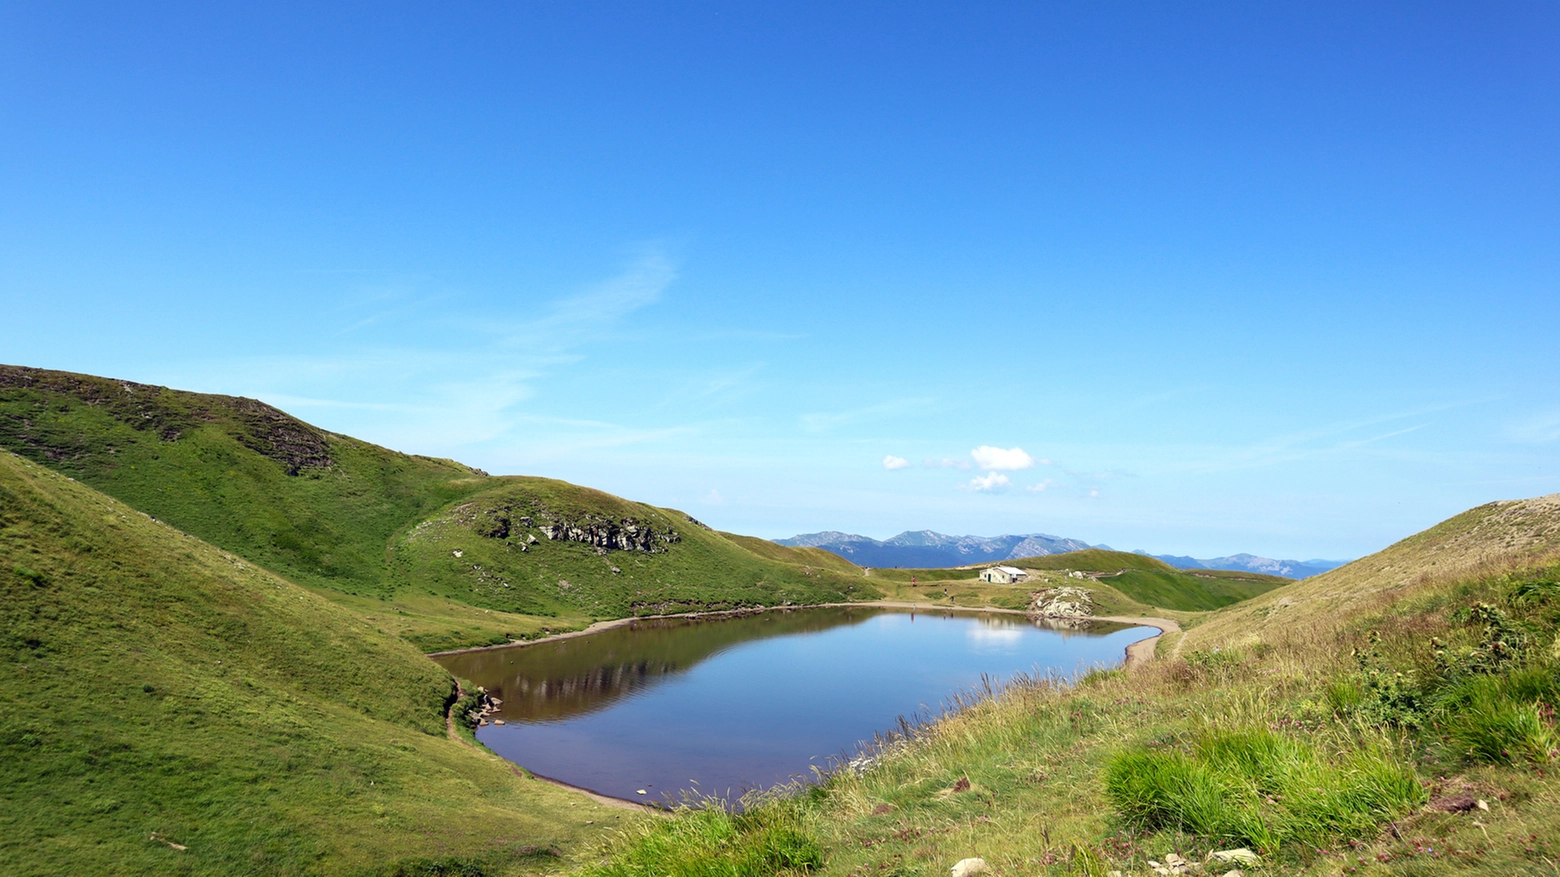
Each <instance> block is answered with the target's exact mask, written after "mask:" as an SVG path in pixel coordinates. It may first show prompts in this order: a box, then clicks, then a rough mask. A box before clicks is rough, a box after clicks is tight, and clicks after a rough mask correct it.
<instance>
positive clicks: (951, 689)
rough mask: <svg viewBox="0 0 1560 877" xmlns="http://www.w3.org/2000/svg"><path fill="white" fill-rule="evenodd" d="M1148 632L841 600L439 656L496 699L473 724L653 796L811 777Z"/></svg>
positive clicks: (568, 776)
mask: <svg viewBox="0 0 1560 877" xmlns="http://www.w3.org/2000/svg"><path fill="white" fill-rule="evenodd" d="M1153 633H1154V631H1153V630H1152V629H1150V628H1126V627H1124V626H1122V625H1104V624H1095V625H1093V626H1090V627H1088V628H1086V629H1081V630H1080V629H1074V628H1071V627H1069V628H1068V629H1064V630H1056V629H1054V627H1052V625H1051V624H1049V623H1046V622H1040V623H1035V622H1031V621H1030V620H1028V619H1026V618H1024V617H1023V616H1019V615H1004V614H965V613H949V612H943V611H938V612H934V613H933V614H926V613H921V612H909V611H903V610H884V609H873V608H864V607H844V608H830V609H803V610H790V611H772V612H763V613H756V614H751V615H744V616H737V617H727V618H718V619H708V620H697V619H661V620H653V621H638V622H635V623H633V624H631V625H628V626H625V627H621V628H616V629H613V630H608V631H603V632H601V633H597V634H592V635H590V636H583V637H575V638H571V639H564V640H556V641H553V642H547V643H538V644H535V645H530V646H524V647H512V648H503V649H492V650H487V651H481V652H468V653H465V654H458V655H446V656H442V657H440V658H438V659H437V660H438V661H439V663H440V664H442V665H444V666H445V667H446V668H448V669H449V670H450V671H451V672H452V673H454V674H455V675H457V676H460V677H461V678H464V679H467V680H469V681H471V682H473V683H475V684H477V685H481V686H483V687H484V688H486V689H487V690H488V691H489V692H491V693H493V694H494V695H495V696H497V697H499V698H501V699H502V701H503V705H502V707H501V710H500V712H499V713H498V715H497V716H496V718H501V719H503V720H504V721H505V724H504V725H502V726H499V725H489V726H486V727H483V728H480V729H479V730H478V738H479V739H481V740H482V742H483V743H484V744H486V745H487V746H488V747H490V748H492V749H493V750H494V751H496V752H498V753H499V754H500V755H502V756H504V757H505V758H508V759H510V760H511V761H514V762H516V763H518V764H521V765H523V766H525V767H527V768H529V769H531V770H533V771H535V772H537V773H539V774H541V775H543V776H547V777H552V778H554V779H559V780H562V781H564V782H568V783H571V784H574V785H578V786H583V787H585V788H589V789H592V790H595V791H598V792H602V793H604V794H609V795H615V796H618V797H624V798H630V799H638V800H646V799H647V798H649V799H657V800H661V799H666V798H670V797H675V793H676V792H677V791H678V790H682V789H697V790H700V791H703V792H708V793H714V794H719V795H722V796H727V797H734V796H736V795H738V794H740V792H741V791H742V790H743V789H744V788H751V787H760V786H767V785H771V784H773V783H775V782H783V781H785V780H787V779H789V778H792V777H796V776H803V777H805V776H809V775H810V770H811V768H813V767H823V766H826V764H827V763H828V761H829V760H830V758H831V757H837V756H839V755H841V754H844V753H847V752H850V751H852V750H854V748H855V747H856V746H857V745H858V744H859V743H860V742H862V741H865V740H870V739H871V738H872V736H873V734H874V733H875V732H876V731H878V730H881V729H885V728H889V727H891V726H892V725H893V724H894V722H895V720H896V718H897V717H898V716H901V715H914V714H917V713H921V714H924V713H927V712H936V711H937V710H938V709H939V708H940V706H941V705H942V704H943V703H944V702H945V701H946V699H947V698H948V697H949V696H950V695H952V694H954V693H955V692H957V691H960V690H963V689H967V688H970V687H973V686H975V685H977V684H979V682H980V680H981V677H982V676H990V677H995V678H998V679H1005V678H1010V677H1011V676H1012V675H1013V674H1015V673H1018V672H1041V673H1044V672H1048V671H1056V672H1063V673H1071V672H1075V671H1077V670H1079V669H1084V668H1088V667H1091V666H1098V665H1106V664H1115V663H1117V662H1119V661H1120V660H1121V658H1122V654H1123V650H1124V649H1125V648H1126V646H1127V644H1129V643H1131V642H1135V641H1137V640H1139V639H1143V638H1144V637H1146V636H1151V635H1152V634H1153ZM640 789H644V790H645V791H646V793H647V794H646V795H645V796H639V795H638V794H637V792H638V790H640Z"/></svg>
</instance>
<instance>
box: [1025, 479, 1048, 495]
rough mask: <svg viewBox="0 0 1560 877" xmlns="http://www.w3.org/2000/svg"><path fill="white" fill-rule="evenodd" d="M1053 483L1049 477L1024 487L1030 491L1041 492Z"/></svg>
mask: <svg viewBox="0 0 1560 877" xmlns="http://www.w3.org/2000/svg"><path fill="white" fill-rule="evenodd" d="M1051 483H1052V482H1051V479H1049V478H1047V479H1046V480H1044V481H1042V482H1040V483H1039V484H1031V485H1029V486H1028V487H1026V488H1024V489H1025V490H1027V491H1029V492H1030V493H1040V492H1041V491H1043V490H1045V489H1046V488H1047V487H1050V486H1051Z"/></svg>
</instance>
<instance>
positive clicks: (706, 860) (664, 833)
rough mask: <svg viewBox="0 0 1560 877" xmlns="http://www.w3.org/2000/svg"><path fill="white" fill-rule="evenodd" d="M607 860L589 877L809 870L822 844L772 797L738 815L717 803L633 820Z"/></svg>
mask: <svg viewBox="0 0 1560 877" xmlns="http://www.w3.org/2000/svg"><path fill="white" fill-rule="evenodd" d="M613 852H614V854H613V856H612V858H611V860H610V861H607V862H605V863H602V864H600V865H597V866H595V867H593V868H589V869H587V870H586V871H585V872H584V873H585V874H586V875H589V877H751V875H758V874H773V875H800V874H810V873H812V872H814V871H816V870H817V869H819V868H821V867H822V866H823V848H822V846H821V845H820V844H819V843H818V840H817V839H816V838H815V837H813V835H812V834H811V833H809V832H808V831H807V830H806V828H805V827H804V825H803V824H802V820H801V818H800V814H799V812H798V810H797V808H796V807H795V806H794V802H791V801H784V800H780V801H773V802H771V803H769V804H768V805H767V806H764V807H760V808H755V809H752V810H748V811H746V812H743V813H735V814H734V813H731V812H728V811H727V810H726V809H725V807H723V806H721V804H720V802H718V801H709V802H706V804H705V806H701V807H697V808H694V807H685V808H680V809H679V810H678V811H677V813H676V815H675V817H674V818H672V819H650V820H644V821H641V822H638V823H635V824H633V825H631V826H630V827H628V828H627V829H625V830H624V832H623V834H622V836H621V837H619V838H618V839H617V843H616V844H615V847H614V851H613Z"/></svg>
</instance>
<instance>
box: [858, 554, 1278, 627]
mask: <svg viewBox="0 0 1560 877" xmlns="http://www.w3.org/2000/svg"><path fill="white" fill-rule="evenodd" d="M1003 564H1004V565H1006V566H1015V567H1018V568H1020V569H1026V570H1029V571H1030V572H1032V573H1034V575H1033V577H1032V578H1031V580H1030V581H1028V582H1024V583H1021V584H1018V585H990V584H986V583H984V582H981V581H980V580H979V578H978V577H979V575H980V570H981V569H983V568H984V567H985V566H986V565H985V564H983V565H981V566H972V567H958V568H954V569H875V570H873V571H872V581H873V582H874V583H876V584H877V585H878V586H879V587H881V588H885V589H887V590H888V591H890V596H891V597H892V598H893V599H928V598H933V597H937V596H940V595H941V593H942V592H943V591H947V592H948V597H949V599H950V601H951V602H954V603H956V604H958V605H966V606H974V605H992V606H1001V607H1006V608H1010V609H1020V608H1023V607H1024V606H1026V605H1028V602H1029V594H1030V593H1031V592H1032V591H1034V590H1036V589H1038V588H1049V587H1055V586H1057V585H1073V586H1078V587H1087V588H1090V589H1091V590H1094V591H1095V592H1096V603H1097V604H1098V610H1099V612H1100V613H1101V614H1118V615H1119V614H1142V613H1144V612H1150V611H1157V610H1166V609H1168V610H1172V611H1176V612H1204V611H1208V610H1212V609H1218V608H1220V607H1223V606H1229V605H1231V604H1233V603H1238V602H1240V601H1242V600H1248V599H1250V598H1252V597H1255V596H1257V595H1259V594H1265V593H1268V592H1269V591H1272V590H1274V589H1276V588H1282V587H1284V586H1285V585H1288V584H1291V583H1292V582H1293V580H1292V579H1286V578H1282V577H1280V576H1268V575H1261V574H1259V573H1245V572H1230V571H1226V570H1196V571H1187V570H1178V569H1176V568H1174V567H1172V566H1170V565H1169V564H1167V563H1165V562H1164V561H1161V560H1156V559H1155V558H1152V557H1145V556H1143V555H1140V554H1129V553H1127V552H1124V551H1104V550H1101V549H1098V548H1087V549H1084V550H1082V551H1069V552H1067V553H1065V554H1050V555H1046V556H1044V557H1026V558H1023V559H1021V560H1005V561H1003ZM1075 571H1076V572H1081V573H1084V574H1085V576H1086V577H1085V578H1084V579H1082V580H1080V579H1074V578H1071V577H1069V576H1068V575H1067V574H1068V573H1070V572H1075ZM912 580H913V581H914V585H913V586H911V582H912ZM960 598H962V600H961V599H960Z"/></svg>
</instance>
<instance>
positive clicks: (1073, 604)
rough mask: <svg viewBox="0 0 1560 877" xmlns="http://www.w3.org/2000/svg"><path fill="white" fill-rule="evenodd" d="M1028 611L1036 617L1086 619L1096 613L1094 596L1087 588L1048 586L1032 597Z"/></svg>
mask: <svg viewBox="0 0 1560 877" xmlns="http://www.w3.org/2000/svg"><path fill="white" fill-rule="evenodd" d="M1028 611H1029V615H1031V616H1033V617H1035V618H1050V619H1085V618H1090V617H1092V616H1093V615H1094V598H1093V597H1092V596H1090V594H1089V592H1088V590H1087V589H1085V588H1072V587H1060V588H1048V589H1046V590H1044V591H1036V592H1035V593H1034V594H1033V595H1032V596H1031V597H1030V600H1029V610H1028Z"/></svg>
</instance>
